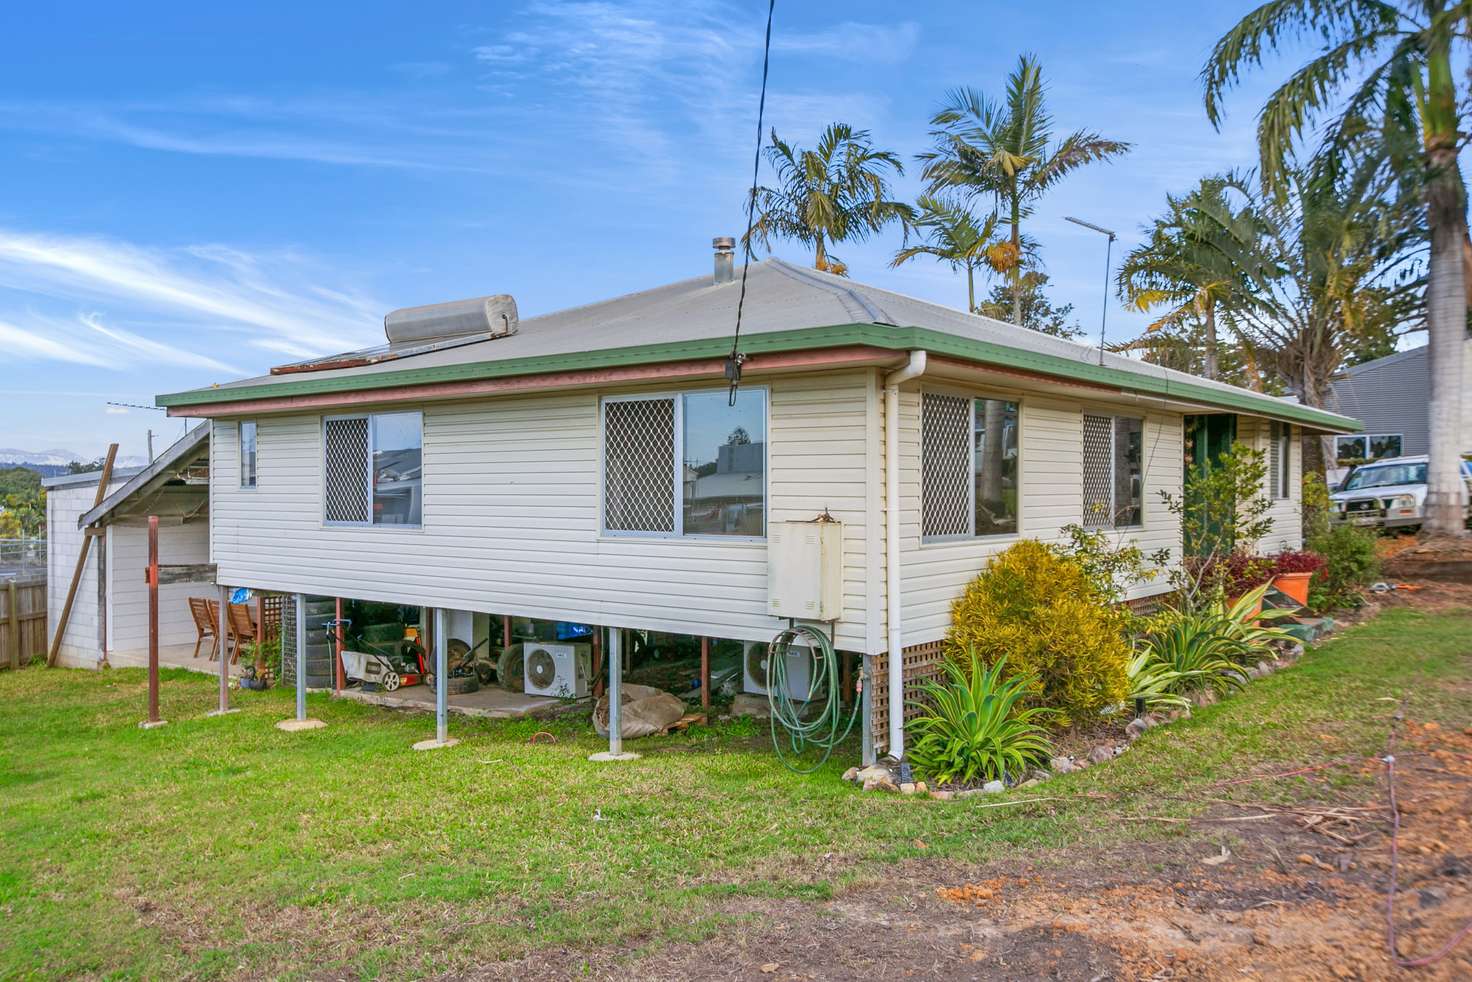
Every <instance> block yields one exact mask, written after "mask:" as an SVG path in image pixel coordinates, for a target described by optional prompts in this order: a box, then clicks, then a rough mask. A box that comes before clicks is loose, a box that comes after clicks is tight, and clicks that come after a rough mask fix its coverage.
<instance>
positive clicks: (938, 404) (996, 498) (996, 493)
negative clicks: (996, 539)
mask: <svg viewBox="0 0 1472 982" xmlns="http://www.w3.org/2000/svg"><path fill="white" fill-rule="evenodd" d="M1017 437H1018V408H1017V403H1015V402H1009V401H1007V400H1005V399H985V398H982V399H974V398H971V397H968V396H954V395H945V394H943V393H938V392H924V393H922V394H921V396H920V472H921V473H920V511H921V523H920V531H921V537H922V538H927V539H940V538H951V537H958V536H981V535H1009V534H1013V533H1015V532H1016V531H1017V512H1018V508H1017V504H1018V503H1017V494H1018V463H1019V460H1018V449H1017V446H1018V444H1017Z"/></svg>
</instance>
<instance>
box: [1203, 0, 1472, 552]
mask: <svg viewBox="0 0 1472 982" xmlns="http://www.w3.org/2000/svg"><path fill="white" fill-rule="evenodd" d="M1469 20H1472V2H1468V0H1269V2H1267V3H1264V4H1263V5H1262V6H1260V7H1258V8H1257V9H1256V10H1253V11H1252V12H1251V13H1249V14H1248V15H1247V16H1246V17H1244V18H1242V20H1241V22H1239V23H1238V24H1237V26H1236V27H1234V28H1232V29H1231V30H1230V31H1228V32H1227V33H1226V34H1225V35H1224V36H1223V37H1222V38H1221V40H1219V41H1218V42H1217V44H1216V47H1215V49H1214V50H1213V51H1212V53H1211V57H1210V58H1209V59H1208V61H1207V63H1206V67H1205V68H1203V69H1202V72H1201V76H1202V81H1203V83H1204V85H1205V103H1206V112H1207V115H1208V117H1209V118H1210V119H1211V121H1212V122H1213V124H1219V123H1220V121H1221V98H1222V96H1223V94H1224V93H1225V92H1226V90H1227V89H1228V88H1230V87H1231V86H1232V85H1234V84H1235V83H1236V82H1237V80H1238V78H1239V77H1240V74H1241V72H1242V70H1243V69H1244V68H1247V67H1260V66H1261V64H1262V60H1263V57H1264V56H1265V55H1267V54H1270V53H1272V52H1274V51H1275V50H1276V49H1277V47H1278V45H1279V44H1280V43H1286V42H1290V41H1297V40H1300V39H1304V38H1307V39H1311V40H1312V41H1313V42H1314V43H1315V44H1316V45H1318V46H1320V47H1321V52H1322V53H1320V54H1319V55H1318V56H1317V57H1315V58H1313V59H1311V60H1310V61H1309V62H1308V63H1307V64H1305V65H1304V66H1303V67H1301V68H1299V69H1298V70H1297V71H1296V72H1294V73H1293V75H1292V76H1290V77H1289V79H1288V80H1287V81H1286V82H1284V83H1283V84H1282V85H1281V86H1279V87H1278V89H1277V90H1276V91H1275V92H1274V93H1273V94H1272V95H1271V96H1270V97H1269V98H1268V101H1267V103H1266V104H1265V105H1264V106H1263V109H1262V112H1261V114H1260V115H1259V117H1258V130H1257V135H1258V148H1259V152H1260V155H1261V158H1262V179H1263V182H1264V184H1265V186H1266V187H1267V188H1269V189H1271V190H1272V191H1273V192H1274V193H1276V194H1279V195H1281V194H1282V193H1283V192H1284V191H1285V183H1286V181H1285V177H1286V175H1287V173H1288V170H1289V167H1288V162H1289V161H1290V160H1291V158H1292V156H1293V152H1294V148H1295V146H1296V145H1297V143H1298V142H1299V141H1300V140H1301V139H1302V138H1303V137H1304V136H1305V134H1307V133H1316V132H1318V131H1319V130H1320V129H1322V130H1323V132H1324V141H1323V144H1322V147H1321V149H1320V153H1319V157H1320V161H1321V163H1327V164H1328V165H1329V168H1330V169H1332V168H1333V167H1337V166H1339V165H1340V164H1341V163H1342V162H1343V161H1344V160H1345V159H1346V151H1347V150H1348V148H1349V147H1350V145H1351V144H1359V145H1361V146H1363V143H1364V141H1365V138H1366V136H1369V137H1371V138H1375V139H1377V140H1378V142H1379V144H1380V147H1379V153H1378V159H1380V160H1381V161H1382V162H1383V161H1390V162H1392V163H1393V164H1394V163H1406V162H1410V161H1413V162H1414V163H1415V164H1416V166H1415V167H1414V168H1411V169H1405V168H1403V171H1405V173H1404V174H1403V177H1409V178H1411V179H1412V180H1413V181H1414V182H1415V183H1416V184H1417V185H1418V186H1419V190H1420V195H1421V201H1422V206H1423V208H1424V211H1425V216H1426V224H1427V230H1428V238H1429V240H1430V244H1431V261H1430V273H1429V281H1428V285H1427V288H1426V297H1425V303H1426V314H1427V324H1428V330H1429V333H1430V361H1431V366H1432V367H1431V434H1430V465H1429V466H1428V468H1427V485H1428V487H1427V491H1428V494H1427V498H1426V528H1427V530H1428V531H1431V532H1437V533H1441V534H1445V535H1461V534H1463V533H1464V528H1463V518H1462V505H1461V500H1462V494H1463V487H1462V482H1461V478H1460V476H1459V473H1458V470H1459V467H1460V450H1461V447H1460V445H1459V443H1460V441H1459V439H1458V432H1457V431H1458V429H1459V426H1460V422H1461V401H1462V391H1461V387H1462V351H1463V344H1464V340H1465V337H1466V333H1467V289H1468V286H1467V283H1466V282H1465V279H1466V275H1467V271H1466V266H1465V263H1466V260H1467V256H1468V252H1469V247H1468V245H1467V214H1466V207H1467V206H1466V191H1465V188H1464V186H1463V184H1462V179H1461V173H1460V171H1459V170H1458V169H1457V153H1458V150H1459V149H1460V147H1461V140H1462V133H1461V130H1460V125H1459V124H1460V120H1459V118H1458V107H1459V104H1460V102H1461V93H1459V91H1458V86H1457V82H1456V77H1457V76H1456V69H1455V67H1454V65H1455V64H1456V61H1457V59H1456V58H1455V57H1454V54H1453V43H1454V42H1456V41H1462V42H1464V45H1463V46H1464V47H1465V41H1466V40H1467V37H1468V35H1467V33H1466V28H1467V24H1468V22H1469ZM1460 54H1461V55H1463V56H1465V54H1466V52H1465V51H1462V52H1460ZM1337 94H1343V96H1344V98H1343V100H1342V102H1341V103H1340V105H1341V106H1342V110H1341V111H1340V112H1338V114H1337V115H1332V116H1331V115H1330V103H1331V100H1332V99H1333V97H1334V96H1335V95H1337ZM1326 117H1327V118H1326ZM1412 131H1415V132H1416V133H1417V134H1418V135H1419V138H1420V139H1419V144H1418V146H1419V152H1418V153H1415V154H1414V157H1412V158H1410V160H1409V161H1408V158H1407V154H1406V149H1407V147H1408V146H1410V145H1411V142H1410V141H1409V140H1408V139H1407V135H1408V134H1409V133H1410V132H1412Z"/></svg>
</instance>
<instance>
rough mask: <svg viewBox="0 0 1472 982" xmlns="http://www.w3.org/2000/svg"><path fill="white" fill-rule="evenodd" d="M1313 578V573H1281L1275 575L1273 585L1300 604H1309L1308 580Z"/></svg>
mask: <svg viewBox="0 0 1472 982" xmlns="http://www.w3.org/2000/svg"><path fill="white" fill-rule="evenodd" d="M1313 578H1314V574H1312V573H1279V574H1278V575H1277V576H1275V577H1273V586H1275V587H1277V588H1278V589H1279V590H1282V591H1283V592H1284V593H1286V594H1288V596H1290V597H1292V598H1293V599H1294V600H1297V601H1298V602H1299V603H1300V604H1302V605H1304V606H1308V582H1309V580H1312V579H1313Z"/></svg>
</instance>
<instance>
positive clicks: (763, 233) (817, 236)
mask: <svg viewBox="0 0 1472 982" xmlns="http://www.w3.org/2000/svg"><path fill="white" fill-rule="evenodd" d="M765 153H766V157H767V161H768V163H770V164H771V165H772V170H773V171H775V172H776V175H777V180H778V182H779V185H780V186H779V187H776V188H769V187H759V188H757V189H756V190H755V191H754V192H753V193H752V198H751V207H752V208H753V210H754V211H755V213H756V216H757V217H756V219H755V221H754V222H753V224H752V227H751V232H750V233H748V236H747V237H745V238H744V239H743V241H744V242H746V243H747V244H748V245H749V244H750V238H751V237H755V238H756V239H757V240H758V241H759V242H761V244H762V247H763V248H765V249H768V250H770V249H771V240H772V239H773V237H776V238H781V239H794V240H796V241H798V242H801V243H803V244H804V245H808V246H811V247H812V249H813V267H814V268H815V269H820V270H824V271H826V272H830V273H837V274H838V275H840V276H843V275H846V274H847V272H848V268H847V267H846V266H845V265H844V264H843V263H842V262H841V261H840V260H839V259H838V258H837V257H836V256H833V255H831V254H829V252H828V247H829V246H830V245H832V244H833V243H837V242H861V241H863V240H864V239H866V238H868V237H869V236H870V235H871V234H873V233H875V232H878V231H879V230H880V229H882V228H884V226H886V225H888V224H890V223H891V222H899V223H900V225H901V226H902V227H903V228H904V229H906V231H907V232H908V228H909V222H910V220H911V218H913V217H914V209H912V208H911V207H910V206H909V205H907V204H905V203H904V202H902V201H896V200H894V199H893V198H892V197H891V194H892V192H891V190H890V185H889V177H888V175H889V174H890V173H893V174H896V175H899V174H903V173H904V172H905V168H904V165H903V164H902V163H900V158H899V157H898V156H897V155H895V154H893V153H890V152H889V151H887V150H876V149H875V148H874V145H873V143H872V142H871V141H870V139H869V131H868V130H856V129H854V128H853V127H851V126H849V125H848V124H847V123H833V124H831V125H830V126H829V127H828V128H827V129H826V130H824V131H823V135H822V137H820V138H819V140H818V145H817V146H816V147H814V148H813V149H812V150H803V149H802V148H801V147H795V146H790V145H789V144H787V143H784V142H783V141H782V140H780V139H778V137H777V131H776V130H775V129H774V130H772V142H771V143H769V144H768V145H767V147H766V148H765Z"/></svg>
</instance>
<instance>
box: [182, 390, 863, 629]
mask: <svg viewBox="0 0 1472 982" xmlns="http://www.w3.org/2000/svg"><path fill="white" fill-rule="evenodd" d="M872 379H873V374H872V373H870V372H847V373H835V374H820V375H808V376H802V377H794V378H788V379H774V380H771V381H769V382H768V381H764V382H763V383H762V384H763V385H764V386H766V387H767V388H768V390H769V421H768V441H769V447H768V474H767V498H768V508H767V515H768V520H769V521H773V522H776V521H783V520H806V519H811V518H813V517H814V516H816V515H817V514H819V513H821V512H822V511H823V510H824V509H827V510H828V512H829V513H830V514H831V515H832V516H833V517H834V518H836V519H838V520H839V521H841V522H843V616H842V619H841V620H840V621H839V622H838V625H837V631H838V646H839V647H841V648H847V649H851V650H862V649H864V648H865V647H866V646H867V647H869V648H871V649H872V648H873V646H874V645H875V644H882V641H871V640H868V639H866V637H865V633H866V623H867V616H866V590H867V589H868V585H867V583H866V580H865V577H864V575H863V562H864V554H865V530H866V514H867V509H866V494H865V479H866V474H867V471H868V468H867V461H866V448H867V446H868V442H869V441H868V429H867V427H868V425H869V424H868V418H867V414H866V407H867V406H868V405H869V390H870V386H871V385H872ZM630 391H651V392H654V391H668V390H657V389H645V390H629V389H623V390H618V392H617V393H614V392H609V393H605V394H625V393H628V392H630ZM599 396H600V393H596V392H591V391H590V392H577V393H552V394H547V395H536V396H525V397H515V398H504V399H495V400H481V401H474V402H465V403H462V404H459V405H445V404H438V403H436V404H429V405H426V406H424V408H423V412H424V527H423V528H422V529H400V528H393V527H389V526H372V527H333V526H326V525H324V523H323V521H322V449H321V416H320V415H319V414H315V413H313V414H303V415H290V416H263V417H260V418H259V428H258V434H257V447H258V454H257V487H256V488H254V489H250V490H244V491H242V490H241V489H240V488H239V487H237V486H236V485H237V484H238V482H236V481H229V480H224V479H223V478H222V479H220V480H216V481H212V484H211V491H212V504H211V525H212V536H213V550H214V560H215V562H216V563H217V564H218V566H219V579H220V582H221V583H226V584H230V585H232V586H252V587H258V588H262V589H274V590H284V591H292V592H302V593H308V594H315V595H325V596H342V597H356V598H364V599H376V600H388V601H394V602H399V603H410V604H421V605H426V606H445V607H450V608H454V609H460V610H479V611H485V612H487V613H494V614H501V613H507V614H515V615H520V616H528V617H537V618H545V619H555V620H570V621H577V622H584V623H591V624H601V625H608V626H622V627H638V628H645V629H651V630H662V631H672V632H678V633H687V634H697V635H709V636H714V637H725V638H740V639H749V640H770V639H771V637H772V636H773V635H774V634H775V633H776V632H777V631H778V630H780V629H781V628H782V627H783V626H785V623H786V622H785V621H783V620H780V619H778V618H775V617H771V616H769V615H767V613H766V605H767V584H766V577H767V552H766V545H765V543H763V542H749V541H740V542H724V541H721V540H720V539H719V538H718V537H711V538H684V539H680V538H643V537H638V536H620V537H609V536H600V534H599V528H598V523H599V508H598V504H599V503H598V494H599V454H600V433H599V425H598V420H599V412H598V400H599ZM237 439H238V437H237V433H236V430H235V428H234V427H229V426H222V427H218V428H217V429H216V432H215V439H214V443H213V446H212V448H211V452H212V455H213V456H214V458H215V460H216V461H217V462H219V463H221V464H224V463H228V462H232V461H235V460H236V459H237V454H238V447H237V446H236V440H237ZM234 473H235V472H234V470H233V468H232V467H229V466H214V467H212V468H211V474H213V475H231V474H234Z"/></svg>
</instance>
